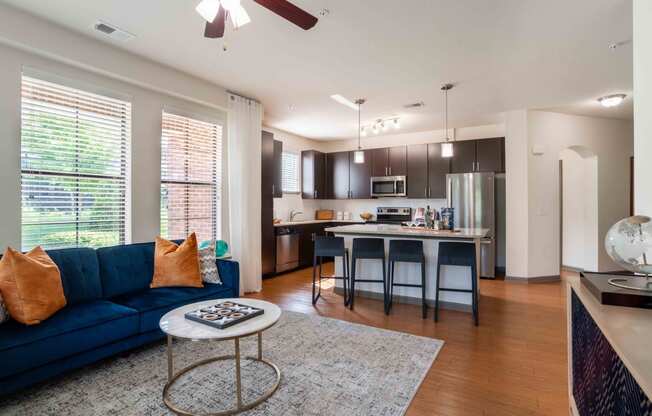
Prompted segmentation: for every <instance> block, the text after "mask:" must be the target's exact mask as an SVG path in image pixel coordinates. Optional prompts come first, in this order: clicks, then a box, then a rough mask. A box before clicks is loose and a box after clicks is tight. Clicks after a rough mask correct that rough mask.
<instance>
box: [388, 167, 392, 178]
mask: <svg viewBox="0 0 652 416" xmlns="http://www.w3.org/2000/svg"><path fill="white" fill-rule="evenodd" d="M389 176H392V167H391V166H390V167H389Z"/></svg>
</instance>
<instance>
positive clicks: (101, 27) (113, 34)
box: [93, 21, 135, 41]
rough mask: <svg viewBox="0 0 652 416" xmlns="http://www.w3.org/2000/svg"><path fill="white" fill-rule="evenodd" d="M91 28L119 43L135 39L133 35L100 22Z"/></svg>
mask: <svg viewBox="0 0 652 416" xmlns="http://www.w3.org/2000/svg"><path fill="white" fill-rule="evenodd" d="M93 28H94V29H95V30H97V31H98V32H100V33H102V34H103V35H106V36H108V37H110V38H113V39H116V40H120V41H127V40H130V39H133V38H135V36H134V35H132V34H131V33H129V32H127V31H126V30H122V29H120V28H119V27H117V26H114V25H112V24H109V23H106V22H102V21H98V22H97V23H95V25H94V26H93Z"/></svg>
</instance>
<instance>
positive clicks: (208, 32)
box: [204, 7, 226, 39]
mask: <svg viewBox="0 0 652 416" xmlns="http://www.w3.org/2000/svg"><path fill="white" fill-rule="evenodd" d="M225 24H226V11H225V10H224V7H220V11H219V12H217V16H216V17H215V20H213V23H206V29H204V36H205V37H207V38H211V39H215V38H221V37H222V36H224V26H225Z"/></svg>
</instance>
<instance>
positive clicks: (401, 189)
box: [371, 176, 407, 198]
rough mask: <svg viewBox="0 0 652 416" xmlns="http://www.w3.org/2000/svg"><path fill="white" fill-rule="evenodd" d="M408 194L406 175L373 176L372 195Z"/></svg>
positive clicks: (398, 195) (391, 195)
mask: <svg viewBox="0 0 652 416" xmlns="http://www.w3.org/2000/svg"><path fill="white" fill-rule="evenodd" d="M406 195H407V193H406V180H405V176H374V177H372V178H371V196H372V197H375V198H379V197H401V196H406Z"/></svg>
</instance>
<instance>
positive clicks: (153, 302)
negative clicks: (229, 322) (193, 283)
mask: <svg viewBox="0 0 652 416" xmlns="http://www.w3.org/2000/svg"><path fill="white" fill-rule="evenodd" d="M225 297H233V291H232V290H231V289H229V288H225V287H224V286H222V285H217V284H213V283H206V284H204V287H202V288H195V287H161V288H155V289H147V290H144V291H142V292H138V293H132V294H129V295H123V296H118V297H115V298H113V299H111V300H112V301H113V302H115V303H119V304H121V305H124V306H127V307H129V308H132V309H135V310H137V311H138V312H140V332H147V331H152V330H154V329H158V327H159V326H158V323H159V320H160V319H161V317H162V316H163V315H165V314H166V313H167V312H169V311H171V310H172V309H175V308H178V307H179V306H183V305H187V304H189V303H194V302H199V301H202V300H209V299H220V298H225Z"/></svg>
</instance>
